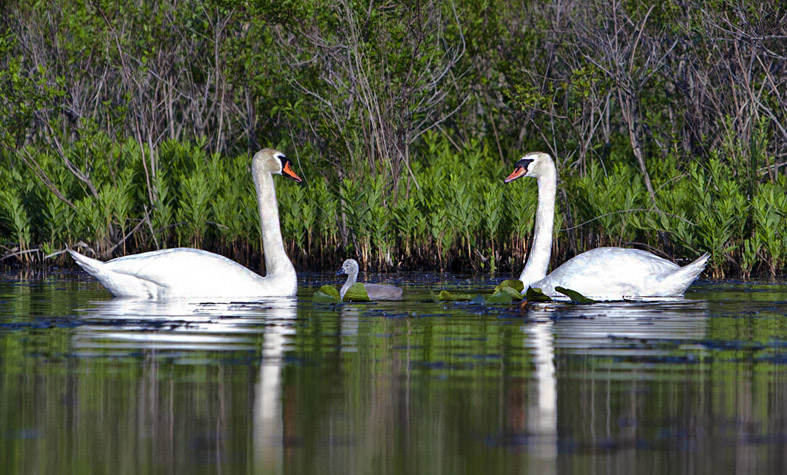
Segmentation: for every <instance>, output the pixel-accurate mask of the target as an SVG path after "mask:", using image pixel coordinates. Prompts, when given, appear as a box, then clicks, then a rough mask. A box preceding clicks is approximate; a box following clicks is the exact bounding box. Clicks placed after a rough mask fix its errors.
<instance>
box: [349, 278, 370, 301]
mask: <svg viewBox="0 0 787 475" xmlns="http://www.w3.org/2000/svg"><path fill="white" fill-rule="evenodd" d="M343 300H344V301H345V302H368V301H369V295H368V294H367V293H366V288H365V287H364V286H363V284H362V283H360V282H356V283H354V284H353V285H352V286H350V288H349V289H347V292H345V293H344V299H343Z"/></svg>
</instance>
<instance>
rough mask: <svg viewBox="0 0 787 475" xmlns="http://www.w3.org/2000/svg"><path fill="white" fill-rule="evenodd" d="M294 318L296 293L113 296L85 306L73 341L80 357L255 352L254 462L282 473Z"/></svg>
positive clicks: (179, 355) (187, 356)
mask: <svg viewBox="0 0 787 475" xmlns="http://www.w3.org/2000/svg"><path fill="white" fill-rule="evenodd" d="M296 316H297V300H296V299H293V298H272V299H266V300H264V301H259V302H214V303H199V302H191V301H188V300H173V301H168V302H157V301H150V300H126V299H113V300H107V301H98V302H92V303H91V305H90V307H88V308H85V309H82V310H81V315H80V318H81V319H82V320H83V321H85V322H87V323H85V324H83V325H79V326H78V327H75V328H74V333H73V337H72V344H73V348H74V352H75V354H77V355H80V356H89V355H90V354H92V353H95V352H100V353H101V354H102V355H106V354H107V353H109V354H112V353H120V354H128V352H129V351H135V352H139V351H143V352H145V354H146V355H148V352H150V355H153V354H155V355H159V356H160V355H161V354H162V353H165V352H168V351H169V352H171V353H172V354H174V355H177V356H178V357H179V358H180V359H182V360H185V359H186V358H189V357H190V358H204V357H205V356H204V355H205V352H206V351H207V352H216V351H241V352H243V351H253V354H255V355H259V356H261V359H260V363H259V375H258V378H257V381H256V383H255V384H254V400H253V422H252V424H253V449H252V451H253V459H254V465H255V467H257V468H258V469H260V471H263V472H268V471H273V472H280V471H282V468H283V447H284V444H283V440H284V439H285V434H284V424H283V411H282V404H281V393H282V388H281V372H282V367H283V362H284V356H285V353H286V351H288V349H289V348H290V347H291V343H292V340H293V338H294V336H295V331H296V330H295V319H296ZM260 340H261V341H262V343H261V345H260ZM260 346H261V349H260ZM153 350H155V351H153ZM198 361H201V360H198ZM139 404H144V402H140V403H139ZM153 419H155V417H154V418H153Z"/></svg>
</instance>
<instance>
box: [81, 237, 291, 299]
mask: <svg viewBox="0 0 787 475" xmlns="http://www.w3.org/2000/svg"><path fill="white" fill-rule="evenodd" d="M74 254H76V253H72V255H74ZM79 256H80V258H79V259H78V258H77V257H76V256H75V257H74V258H75V259H76V260H77V262H78V263H79V264H80V265H81V266H82V267H83V268H84V269H85V270H86V271H88V273H90V274H91V275H93V276H94V277H95V278H96V279H98V280H99V281H100V282H101V283H102V284H103V285H104V286H105V287H107V289H108V290H109V291H110V292H112V294H113V295H115V296H117V297H142V298H154V299H164V298H196V297H258V296H270V295H294V293H295V290H296V278H295V275H294V274H293V275H292V276H291V278H290V279H287V278H284V279H282V278H274V277H268V278H263V277H260V276H259V275H257V274H256V273H254V272H252V271H251V270H249V269H247V268H246V267H244V266H242V265H240V264H238V263H236V262H233V261H232V260H230V259H227V258H226V257H224V256H220V255H218V254H214V253H212V252H207V251H202V250H200V249H190V248H177V249H165V250H161V251H152V252H144V253H141V254H134V255H130V256H125V257H120V258H117V259H113V260H111V261H107V262H100V261H96V260H95V259H89V258H85V257H84V256H81V255H79ZM86 259H89V261H87V264H88V265H86V261H85V260H86ZM285 277H288V276H285ZM289 281H291V282H289ZM289 284H291V285H289Z"/></svg>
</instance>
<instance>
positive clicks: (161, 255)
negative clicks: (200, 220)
mask: <svg viewBox="0 0 787 475" xmlns="http://www.w3.org/2000/svg"><path fill="white" fill-rule="evenodd" d="M274 174H275V175H281V174H284V175H285V176H287V177H289V178H292V179H294V180H296V181H299V182H300V181H301V179H300V177H298V175H296V174H295V172H293V170H292V168H291V162H290V161H289V159H288V158H287V157H286V156H284V154H283V153H281V152H278V151H276V150H272V149H263V150H261V151H259V152H257V153H256V154H255V155H254V158H253V159H252V175H253V178H254V185H255V188H256V190H257V202H258V205H259V212H260V221H261V225H262V246H263V253H264V255H265V268H266V271H267V275H266V276H265V277H262V276H260V275H257V274H256V273H254V272H252V271H251V270H249V269H247V268H246V267H244V266H242V265H240V264H238V263H236V262H233V261H232V260H230V259H227V258H226V257H224V256H220V255H218V254H214V253H212V252H207V251H202V250H199V249H191V248H177V249H165V250H161V251H152V252H144V253H141V254H134V255H131V256H125V257H120V258H117V259H112V260H111V261H107V262H101V261H99V260H96V259H91V258H89V257H87V256H84V255H82V254H79V253H77V252H74V251H69V252H70V253H71V256H72V257H73V258H74V260H75V261H76V262H77V264H79V265H80V266H81V267H82V268H83V269H84V270H85V271H86V272H87V273H88V274H90V275H92V276H93V277H95V278H96V279H98V281H99V282H101V284H102V285H104V287H106V288H107V290H109V291H110V292H111V293H112V295H114V296H116V297H134V298H149V299H155V300H166V299H174V298H188V299H211V298H241V297H246V298H255V297H289V296H294V295H295V293H296V291H297V289H298V286H297V277H296V274H295V268H294V267H293V265H292V262H290V259H289V258H288V257H287V254H286V253H285V251H284V243H283V242H282V237H281V230H280V227H279V211H278V203H277V202H276V190H275V187H274V184H273V177H272V175H274Z"/></svg>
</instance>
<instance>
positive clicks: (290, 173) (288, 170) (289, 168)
mask: <svg viewBox="0 0 787 475" xmlns="http://www.w3.org/2000/svg"><path fill="white" fill-rule="evenodd" d="M281 173H282V175H284V176H286V177H287V178H292V179H293V180H295V181H296V182H298V183H300V182H302V181H303V180H302V179H301V177H299V176H298V174H297V173H295V171H294V170H293V169H292V166H291V165H290V162H289V161H288V162H286V163H285V164H284V168H283V169H282V171H281Z"/></svg>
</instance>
